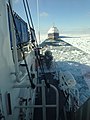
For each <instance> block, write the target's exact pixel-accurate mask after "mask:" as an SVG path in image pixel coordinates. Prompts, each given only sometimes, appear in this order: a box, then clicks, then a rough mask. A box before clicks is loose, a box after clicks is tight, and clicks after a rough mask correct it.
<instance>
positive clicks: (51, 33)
mask: <svg viewBox="0 0 90 120" xmlns="http://www.w3.org/2000/svg"><path fill="white" fill-rule="evenodd" d="M58 37H59V30H58V29H57V27H55V26H53V27H51V28H50V29H49V31H48V38H52V39H58Z"/></svg>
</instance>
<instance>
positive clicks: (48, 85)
mask: <svg viewBox="0 0 90 120" xmlns="http://www.w3.org/2000/svg"><path fill="white" fill-rule="evenodd" d="M26 4H27V8H28V11H27V8H26ZM26 4H25V0H23V5H24V9H25V13H26V17H27V21H28V24H29V28H30V32H31V37H32V43H33V45H34V48H35V49H36V50H37V47H38V44H37V40H36V35H35V30H34V26H33V21H32V18H31V13H30V8H29V5H28V1H27V0H26ZM28 12H29V16H30V20H31V24H32V27H33V28H31V26H30V21H29V17H28ZM32 30H33V32H34V34H33V33H32ZM33 35H34V36H33ZM34 38H35V39H34ZM33 40H34V41H33ZM35 40H36V44H37V46H36V45H35V44H34V42H35ZM38 51H39V50H38ZM35 56H36V58H37V60H38V63H39V66H40V69H41V72H42V74H43V78H44V80H45V84H46V86H47V87H48V88H49V87H50V84H49V83H48V82H47V79H46V76H45V72H44V68H43V64H42V62H41V57H40V54H39V52H37V51H35Z"/></svg>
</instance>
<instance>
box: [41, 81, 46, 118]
mask: <svg viewBox="0 0 90 120" xmlns="http://www.w3.org/2000/svg"><path fill="white" fill-rule="evenodd" d="M42 110H43V120H46V97H45V82H44V80H42Z"/></svg>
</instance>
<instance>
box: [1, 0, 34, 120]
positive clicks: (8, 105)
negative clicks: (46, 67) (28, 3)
mask: <svg viewBox="0 0 90 120" xmlns="http://www.w3.org/2000/svg"><path fill="white" fill-rule="evenodd" d="M11 19H12V17H11ZM11 21H12V20H11ZM11 24H12V26H11V27H12V28H11V29H12V30H13V31H12V36H13V41H15V37H14V36H15V35H14V34H15V31H14V25H13V22H11ZM14 44H15V42H14ZM28 45H29V44H28ZM16 52H18V51H17V47H16ZM16 52H15V51H14V49H12V50H11V45H10V33H9V22H8V11H7V1H6V0H0V120H3V119H5V120H17V119H19V117H21V116H20V115H21V114H22V117H23V118H24V117H25V118H26V119H27V120H28V115H29V114H31V113H32V114H33V111H32V109H31V110H30V109H29V111H28V110H26V111H28V112H27V113H28V114H26V116H24V115H23V112H24V113H26V112H25V111H23V109H16V108H15V106H17V105H20V104H23V105H24V104H25V102H24V100H26V101H28V100H29V99H31V101H29V102H28V104H33V103H34V95H35V90H33V89H32V88H31V87H29V88H15V87H14V86H15V85H17V86H18V85H21V86H22V85H23V84H29V85H30V82H29V78H28V75H27V71H26V68H25V66H20V64H24V61H23V60H21V61H17V62H15V56H16V57H17V58H18V54H15V53H16ZM26 52H27V53H26V56H27V57H26V61H27V64H28V68H29V71H31V66H32V73H34V74H35V67H34V60H35V57H34V53H33V51H31V49H29V52H28V51H26ZM13 56H14V58H13ZM19 57H20V56H19ZM16 66H17V67H18V72H19V73H18V80H17V76H16V75H17V73H16V72H17V68H16ZM35 77H36V76H35ZM33 82H34V83H35V82H36V81H35V79H33ZM31 97H32V98H31ZM20 102H21V103H20ZM29 118H30V117H29Z"/></svg>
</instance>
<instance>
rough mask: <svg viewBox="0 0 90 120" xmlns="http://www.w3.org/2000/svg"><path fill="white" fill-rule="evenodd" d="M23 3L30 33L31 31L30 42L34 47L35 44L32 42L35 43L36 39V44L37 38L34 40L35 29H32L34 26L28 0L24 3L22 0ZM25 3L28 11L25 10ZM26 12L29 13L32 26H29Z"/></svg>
mask: <svg viewBox="0 0 90 120" xmlns="http://www.w3.org/2000/svg"><path fill="white" fill-rule="evenodd" d="M23 5H24V9H25V13H26V17H27V21H28V25H29V29H30V33H31V38H32V40H31V42H32V43H33V45H34V47H35V44H34V43H35V41H36V44H37V40H36V35H35V30H34V26H33V22H32V17H31V13H30V9H29V5H28V1H26V3H25V1H24V0H23ZM26 5H27V8H28V11H27V8H26ZM28 13H29V16H30V20H31V25H32V27H31V26H30V21H29V17H28ZM37 46H38V44H37Z"/></svg>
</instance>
